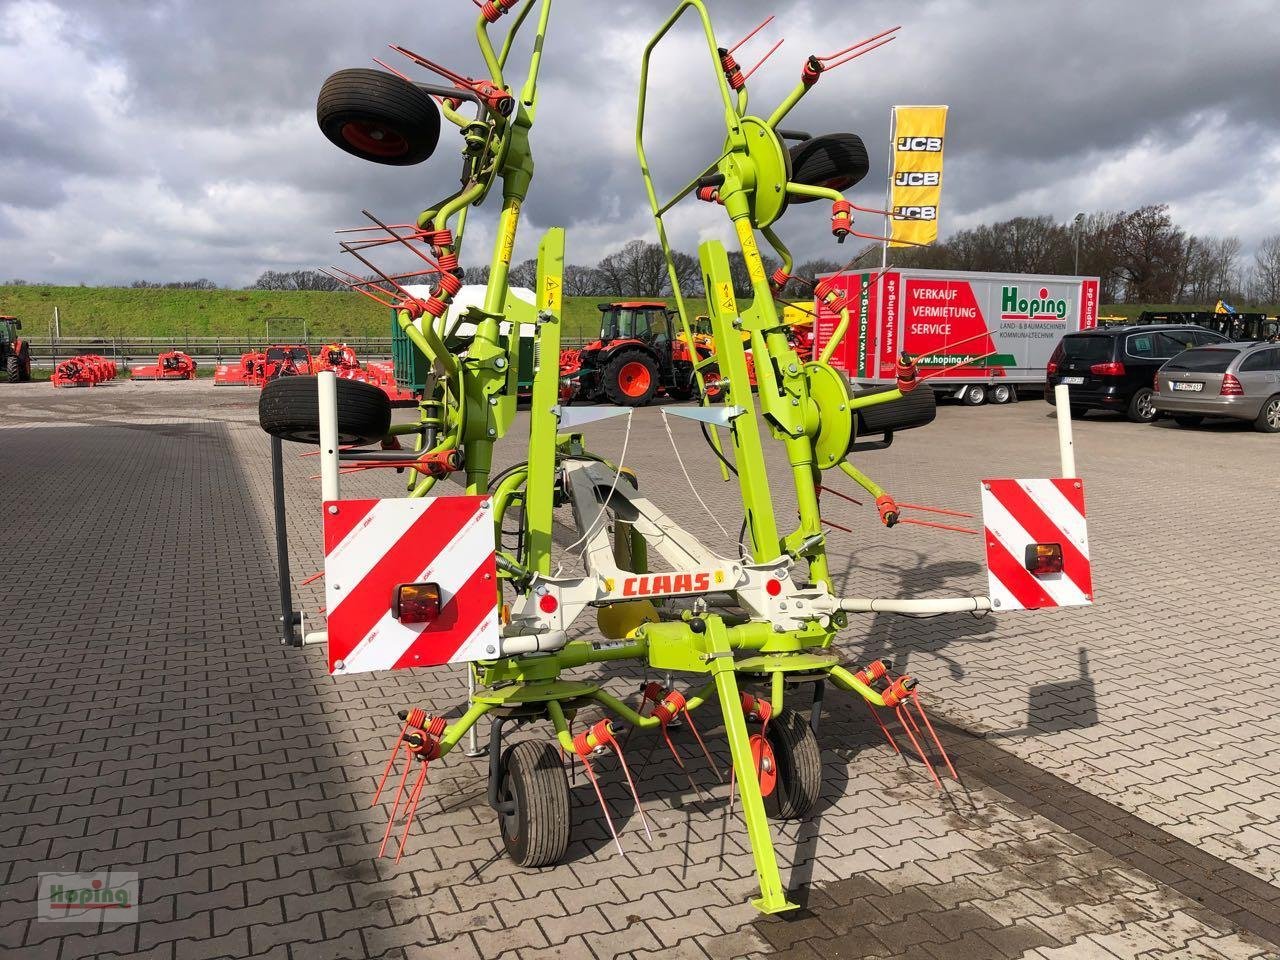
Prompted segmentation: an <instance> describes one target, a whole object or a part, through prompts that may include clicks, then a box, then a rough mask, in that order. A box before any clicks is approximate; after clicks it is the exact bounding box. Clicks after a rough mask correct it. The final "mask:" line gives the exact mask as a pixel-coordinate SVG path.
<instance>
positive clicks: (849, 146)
mask: <svg viewBox="0 0 1280 960" xmlns="http://www.w3.org/2000/svg"><path fill="white" fill-rule="evenodd" d="M870 169H871V162H870V160H869V159H868V158H867V147H866V144H864V143H863V142H862V138H861V137H860V136H858V135H857V134H856V133H828V134H826V135H825V136H821V137H814V138H813V139H811V140H805V141H804V142H802V143H798V144H796V145H795V146H794V147H792V148H791V180H792V182H793V183H803V184H805V185H807V186H810V187H830V188H831V189H832V190H835V191H837V192H843V191H845V190H848V189H849V188H850V187H852V186H854V185H856V184H857V183H859V182H860V181H861V180H862V178H863V177H865V176H866V175H867V171H868V170H870ZM816 199H817V197H801V196H792V197H791V198H790V202H791V203H808V202H809V201H811V200H816Z"/></svg>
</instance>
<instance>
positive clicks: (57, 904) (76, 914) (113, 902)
mask: <svg viewBox="0 0 1280 960" xmlns="http://www.w3.org/2000/svg"><path fill="white" fill-rule="evenodd" d="M36 918H37V919H39V920H44V921H50V922H54V923H99V922H102V921H105V922H106V923H137V921H138V875H137V874H136V873H123V872H121V871H119V870H114V871H112V870H102V871H99V872H97V873H42V874H40V892H39V902H38V904H37V909H36Z"/></svg>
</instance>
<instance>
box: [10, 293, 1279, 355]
mask: <svg viewBox="0 0 1280 960" xmlns="http://www.w3.org/2000/svg"><path fill="white" fill-rule="evenodd" d="M604 299H606V298H604V297H569V298H567V299H566V300H565V338H566V339H568V340H578V339H582V338H586V337H589V336H590V337H594V336H595V335H596V333H597V332H598V330H599V326H598V325H599V322H600V321H599V317H600V314H599V312H598V311H597V310H596V304H597V303H598V302H600V301H601V300H604ZM668 302H671V301H668ZM55 306H56V307H57V308H58V309H59V312H60V315H61V328H62V337H63V339H65V340H71V339H76V340H83V339H90V338H96V337H102V338H105V339H112V338H116V337H159V338H170V337H172V338H174V339H182V338H186V337H233V338H236V339H249V340H253V341H265V340H266V339H267V333H266V330H267V321H268V320H270V321H271V322H270V328H271V335H270V336H271V339H272V340H275V341H276V342H280V341H287V340H295V339H299V338H301V336H302V322H301V320H302V319H305V320H306V322H307V332H308V337H307V339H308V340H309V341H310V342H311V343H312V344H316V343H322V342H324V341H326V340H333V339H340V338H343V337H385V336H388V335H389V334H390V323H391V321H390V318H389V316H388V314H387V311H386V310H384V309H383V308H382V307H380V306H378V305H377V304H376V303H373V302H372V301H371V300H368V299H366V298H365V297H362V296H360V295H359V294H355V293H318V292H315V291H309V290H295V291H271V290H149V289H137V290H135V289H132V288H128V287H47V286H27V287H9V286H0V314H12V315H13V316H16V317H18V318H20V319H21V320H22V321H23V323H24V324H25V327H24V330H23V332H24V333H25V334H26V335H27V336H28V337H31V338H32V339H35V340H44V339H47V338H48V337H49V336H50V334H51V332H52V330H53V308H54V307H55ZM1146 309H1182V310H1186V309H1193V308H1191V307H1187V306H1181V307H1178V306H1172V307H1170V306H1166V305H1162V304H1156V305H1148V304H1115V305H1113V304H1104V305H1103V306H1102V308H1101V311H1100V312H1101V313H1102V314H1103V315H1104V316H1105V315H1108V314H1110V315H1123V316H1129V317H1136V316H1137V315H1138V314H1139V313H1140V312H1141V311H1143V310H1146ZM1209 309H1211V308H1209ZM1268 312H1269V313H1274V312H1275V308H1274V307H1272V308H1270V309H1269V310H1268ZM289 318H294V319H289Z"/></svg>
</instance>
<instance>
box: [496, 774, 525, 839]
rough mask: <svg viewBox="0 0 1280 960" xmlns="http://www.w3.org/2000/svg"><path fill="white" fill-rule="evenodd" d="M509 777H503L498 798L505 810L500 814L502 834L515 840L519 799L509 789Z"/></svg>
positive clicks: (518, 829) (518, 825)
mask: <svg viewBox="0 0 1280 960" xmlns="http://www.w3.org/2000/svg"><path fill="white" fill-rule="evenodd" d="M510 781H511V778H510V777H509V776H508V777H506V778H505V779H504V782H503V784H502V790H501V791H500V792H499V796H498V800H499V802H501V803H502V805H503V806H504V807H507V810H506V811H504V812H503V813H502V814H501V816H502V836H503V837H504V838H505V839H506V840H507V841H508V842H509V843H511V842H515V840H517V839H518V838H519V836H520V800H519V798H518V797H517V796H516V792H515V791H514V790H512V789H511V782H510Z"/></svg>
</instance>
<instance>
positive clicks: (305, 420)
mask: <svg viewBox="0 0 1280 960" xmlns="http://www.w3.org/2000/svg"><path fill="white" fill-rule="evenodd" d="M258 423H259V424H260V425H261V427H262V429H263V430H265V431H266V432H267V433H269V434H271V435H272V436H273V437H279V438H280V439H281V440H292V441H293V442H295V443H310V444H319V443H320V400H319V397H318V396H317V395H316V378H315V377H314V376H292V377H287V376H282V377H280V378H278V379H276V380H272V381H271V382H270V383H268V384H267V385H266V386H265V387H263V388H262V396H261V397H259V398H258ZM390 429H391V401H390V400H389V399H388V398H387V395H386V394H385V393H383V392H382V391H381V390H380V389H378V388H377V387H375V386H373V384H370V383H364V382H362V381H360V380H339V381H338V442H339V443H340V444H342V445H344V446H357V447H363V446H367V445H368V444H371V443H377V442H378V441H379V440H381V439H382V438H383V437H385V436H386V435H387V431H388V430H390Z"/></svg>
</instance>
